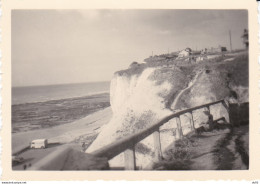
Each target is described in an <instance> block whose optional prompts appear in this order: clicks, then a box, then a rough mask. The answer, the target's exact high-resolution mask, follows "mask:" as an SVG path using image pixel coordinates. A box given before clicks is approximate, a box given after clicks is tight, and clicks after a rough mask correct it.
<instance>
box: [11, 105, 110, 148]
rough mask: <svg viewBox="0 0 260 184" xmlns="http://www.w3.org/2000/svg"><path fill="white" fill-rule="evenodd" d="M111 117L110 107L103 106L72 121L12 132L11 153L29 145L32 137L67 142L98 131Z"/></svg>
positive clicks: (54, 141) (51, 141) (53, 141)
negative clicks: (44, 127) (103, 107)
mask: <svg viewBox="0 0 260 184" xmlns="http://www.w3.org/2000/svg"><path fill="white" fill-rule="evenodd" d="M111 117H112V111H111V108H110V107H108V108H105V109H103V110H100V111H98V112H95V113H93V114H91V115H89V116H87V117H85V118H83V119H80V120H77V121H75V122H73V123H67V124H64V125H59V126H55V127H52V128H46V129H39V130H33V131H27V132H19V133H13V134H12V153H15V152H17V151H19V150H21V149H22V148H24V147H26V146H28V145H29V143H30V142H31V141H32V140H34V139H42V138H47V139H48V142H49V143H56V142H59V143H69V142H72V141H74V140H76V139H77V138H78V137H80V136H83V135H93V134H95V133H99V131H100V127H101V126H102V125H104V124H106V123H108V122H109V120H110V119H111Z"/></svg>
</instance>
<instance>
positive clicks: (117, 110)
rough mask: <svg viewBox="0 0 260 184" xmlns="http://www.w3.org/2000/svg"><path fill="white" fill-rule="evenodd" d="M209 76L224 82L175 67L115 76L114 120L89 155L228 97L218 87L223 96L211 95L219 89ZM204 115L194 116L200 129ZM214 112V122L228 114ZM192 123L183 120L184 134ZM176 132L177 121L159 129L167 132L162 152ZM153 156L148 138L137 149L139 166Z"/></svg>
mask: <svg viewBox="0 0 260 184" xmlns="http://www.w3.org/2000/svg"><path fill="white" fill-rule="evenodd" d="M209 75H213V77H214V78H215V77H217V78H219V79H218V81H220V82H221V81H223V80H224V78H225V75H223V74H222V73H221V72H218V71H212V72H211V73H210V74H208V73H206V72H205V70H203V69H200V70H198V71H196V72H193V75H192V74H190V75H189V76H188V75H187V72H186V73H185V72H183V70H181V69H180V68H179V67H176V66H170V67H165V66H161V67H151V68H149V67H148V68H146V69H144V70H142V71H141V72H139V73H136V74H129V73H127V72H124V71H123V72H117V73H115V75H114V77H113V79H112V81H111V87H110V103H111V107H112V111H113V116H112V118H111V120H110V122H109V123H108V124H107V125H105V126H103V127H102V130H101V132H100V134H99V135H98V137H97V138H96V140H95V141H94V142H93V143H92V144H91V145H90V147H89V148H88V149H87V151H86V152H88V153H91V152H93V151H95V150H97V149H99V148H102V147H103V146H105V145H108V144H110V143H113V142H115V141H117V140H119V139H122V138H124V137H125V136H128V135H131V134H133V133H135V132H138V131H140V130H142V129H144V128H146V127H148V126H150V125H152V124H154V123H156V122H158V121H159V120H160V119H162V118H164V117H165V116H167V115H170V114H171V113H173V112H172V110H174V109H180V108H187V107H194V106H197V105H201V104H204V103H208V102H213V101H215V100H219V99H221V98H224V97H225V96H228V94H229V89H228V87H227V86H226V85H219V86H218V87H219V88H220V89H219V90H222V91H223V94H221V95H220V94H215V93H213V92H212V91H213V88H215V87H216V86H215V84H212V81H211V80H210V78H209ZM222 79H223V80H222ZM176 100H177V101H176ZM171 108H173V109H171ZM202 111H203V109H202V110H201V111H198V112H195V114H194V119H195V121H196V122H195V126H197V127H198V126H199V123H201V122H203V121H206V116H205V115H202V114H203V113H201V112H202ZM211 112H212V113H213V116H215V118H218V117H219V116H223V114H225V110H224V109H223V108H222V107H221V106H219V107H218V106H216V107H214V108H212V109H211ZM189 119H190V116H189V115H188V114H187V115H183V116H181V120H182V126H184V127H187V128H184V130H183V132H184V134H187V133H188V132H189V130H190V127H189ZM173 128H176V123H175V119H173V120H171V121H169V122H168V123H166V124H165V125H164V126H162V127H161V128H160V129H161V130H164V129H165V131H162V133H161V141H162V149H163V150H164V149H165V148H166V147H167V146H168V145H169V144H171V143H172V142H173V141H174V140H175V136H174V135H173V133H172V131H167V130H172V129H173ZM153 154H154V153H153V139H152V137H151V136H149V137H147V138H146V139H144V140H143V141H142V142H141V143H139V144H137V145H136V159H137V160H136V162H137V166H138V167H140V168H145V167H146V166H147V165H149V163H150V162H151V161H152V158H153ZM123 159H124V158H123V156H122V154H121V155H119V156H117V157H115V158H114V159H112V160H111V161H110V167H120V166H123V165H124V164H123Z"/></svg>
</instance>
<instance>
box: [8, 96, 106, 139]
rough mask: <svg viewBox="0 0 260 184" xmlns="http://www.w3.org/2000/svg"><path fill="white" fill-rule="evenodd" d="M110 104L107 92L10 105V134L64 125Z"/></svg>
mask: <svg viewBox="0 0 260 184" xmlns="http://www.w3.org/2000/svg"><path fill="white" fill-rule="evenodd" d="M109 106H110V95H109V93H103V92H102V93H98V94H97V93H96V94H93V95H87V96H83V97H76V98H66V99H59V100H50V101H46V102H36V103H25V104H19V105H12V134H13V133H18V132H27V131H32V130H39V129H46V128H51V127H55V126H59V125H64V124H67V123H71V122H74V121H77V120H80V119H82V118H84V117H86V116H89V115H91V114H93V113H95V112H97V111H100V110H103V109H105V108H107V107H109Z"/></svg>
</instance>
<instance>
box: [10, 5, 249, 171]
mask: <svg viewBox="0 0 260 184" xmlns="http://www.w3.org/2000/svg"><path fill="white" fill-rule="evenodd" d="M248 16H249V14H248V10H247V9H13V10H12V11H11V146H10V147H11V152H10V153H11V159H12V161H11V163H12V166H11V168H12V170H13V171H23V172H27V171H32V170H37V171H65V170H67V171H68V170H69V171H76V170H81V171H89V170H91V171H99V170H105V171H107V170H113V171H115V170H116V171H120V170H129V171H130V170H136V171H144V170H145V171H157V172H164V171H184V170H185V171H186V170H190V171H194V170H196V171H198V170H249V169H250V164H249V161H250V158H249V155H250V154H249V153H250V149H249V127H250V123H249V48H250V46H251V45H250V44H249V37H250V36H251V35H249V31H250V30H249V26H248V22H249V21H248V20H249V18H248Z"/></svg>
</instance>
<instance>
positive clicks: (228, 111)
mask: <svg viewBox="0 0 260 184" xmlns="http://www.w3.org/2000/svg"><path fill="white" fill-rule="evenodd" d="M221 103H222V105H223V106H224V107H225V109H226V110H227V114H228V120H229V123H230V124H233V122H231V119H230V109H229V104H228V102H226V101H225V100H223V101H222V102H221Z"/></svg>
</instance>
